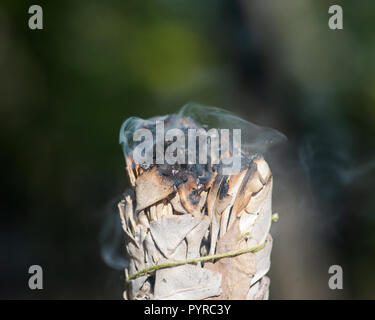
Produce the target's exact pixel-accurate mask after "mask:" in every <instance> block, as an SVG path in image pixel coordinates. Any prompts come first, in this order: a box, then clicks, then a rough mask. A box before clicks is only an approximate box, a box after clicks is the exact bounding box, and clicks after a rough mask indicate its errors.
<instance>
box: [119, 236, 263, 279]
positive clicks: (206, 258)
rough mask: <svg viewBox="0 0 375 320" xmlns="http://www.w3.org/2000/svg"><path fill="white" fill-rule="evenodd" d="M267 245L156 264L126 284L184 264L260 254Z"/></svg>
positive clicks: (134, 275)
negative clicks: (157, 271) (247, 254)
mask: <svg viewBox="0 0 375 320" xmlns="http://www.w3.org/2000/svg"><path fill="white" fill-rule="evenodd" d="M265 245H266V243H265V242H264V243H262V244H261V245H259V246H257V247H254V248H246V249H240V250H234V251H228V252H224V253H217V254H213V255H209V256H204V257H198V258H192V259H186V260H179V261H172V262H166V263H161V264H156V265H153V266H150V267H147V268H144V269H142V270H140V271H138V272H137V273H134V274H132V275H130V276H129V277H128V279H126V284H129V282H130V281H131V280H134V279H136V278H138V277H140V276H143V275H145V274H147V273H151V272H153V271H156V270H159V269H165V268H170V267H175V266H180V265H183V264H188V263H197V262H202V261H209V260H214V259H221V258H228V257H234V256H238V255H240V254H244V253H249V252H253V253H254V252H258V251H260V250H262V249H263V248H264V247H265Z"/></svg>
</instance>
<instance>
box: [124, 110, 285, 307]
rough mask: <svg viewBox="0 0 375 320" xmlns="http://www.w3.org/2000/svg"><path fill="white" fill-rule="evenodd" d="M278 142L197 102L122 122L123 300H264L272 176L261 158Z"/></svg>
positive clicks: (263, 130)
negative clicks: (125, 182)
mask: <svg viewBox="0 0 375 320" xmlns="http://www.w3.org/2000/svg"><path fill="white" fill-rule="evenodd" d="M281 139H284V136H283V135H282V134H281V133H279V132H277V131H275V130H273V129H268V128H262V127H259V126H256V125H254V124H251V123H249V122H247V121H245V120H242V119H240V118H238V117H236V116H235V115H233V114H232V113H230V112H227V111H224V110H220V109H217V108H214V107H203V106H199V105H195V104H190V105H186V106H185V107H183V108H182V109H181V111H180V112H179V113H177V114H173V115H167V116H160V117H154V118H150V119H146V120H145V119H140V118H135V117H132V118H129V119H127V120H126V121H125V122H124V123H123V125H122V127H121V131H120V143H121V144H122V147H123V151H124V155H125V160H126V170H127V174H128V176H129V180H130V183H131V186H132V188H131V189H130V190H128V191H126V192H125V194H124V199H123V200H122V201H121V202H120V203H119V211H120V217H121V221H122V225H123V229H124V232H125V246H126V252H127V256H128V257H127V258H128V261H129V263H128V267H127V268H126V270H125V276H126V287H125V292H124V298H125V299H156V300H158V299H267V298H268V289H269V283H270V281H269V279H268V277H266V276H265V275H266V273H267V272H268V270H269V268H270V255H271V248H272V238H271V236H270V234H269V230H270V226H271V220H272V209H271V199H272V175H271V171H270V168H269V166H268V164H267V162H266V161H265V160H264V158H263V156H262V155H261V154H262V153H264V152H265V151H266V150H267V149H268V148H269V146H270V145H273V144H274V143H275V142H278V141H280V140H281Z"/></svg>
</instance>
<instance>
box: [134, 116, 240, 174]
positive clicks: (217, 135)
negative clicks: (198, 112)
mask: <svg viewBox="0 0 375 320" xmlns="http://www.w3.org/2000/svg"><path fill="white" fill-rule="evenodd" d="M230 136H232V139H233V141H232V143H230ZM186 138H187V139H186ZM197 139H198V141H199V142H198V146H199V147H198V148H197V143H196V142H197ZM186 140H187V145H188V152H187V159H186ZM133 141H135V142H139V143H138V144H137V145H136V146H135V147H134V150H133V154H132V156H133V159H134V160H135V161H136V162H138V163H140V164H142V166H144V167H149V166H150V165H152V164H155V163H156V164H166V163H167V164H169V165H174V164H176V163H177V164H186V163H188V164H197V155H196V153H197V149H198V154H199V159H198V161H199V164H207V161H208V160H207V159H208V156H207V154H208V151H207V149H208V146H209V145H210V147H211V148H210V149H211V153H210V160H211V164H218V163H219V159H220V153H221V155H224V154H227V153H228V151H231V156H230V157H226V158H225V159H224V160H223V161H224V164H225V165H226V166H225V167H224V168H223V172H224V174H236V173H238V172H239V171H240V169H241V129H233V132H232V134H231V133H230V130H229V129H216V128H211V129H209V130H208V131H206V130H205V129H204V128H189V129H188V130H187V134H186V132H184V131H183V130H181V129H178V128H173V129H169V130H167V132H166V133H164V121H160V120H159V121H155V138H154V135H153V132H152V130H150V129H147V128H139V129H137V130H136V131H135V132H134V134H133ZM154 146H155V149H154ZM231 147H232V148H231ZM230 149H232V150H230ZM154 154H155V155H156V156H155V157H154Z"/></svg>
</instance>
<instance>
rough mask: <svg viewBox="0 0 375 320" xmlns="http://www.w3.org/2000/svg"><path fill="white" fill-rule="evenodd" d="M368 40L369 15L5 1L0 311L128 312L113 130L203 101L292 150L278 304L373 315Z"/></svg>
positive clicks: (374, 82)
mask: <svg viewBox="0 0 375 320" xmlns="http://www.w3.org/2000/svg"><path fill="white" fill-rule="evenodd" d="M32 4H38V5H40V6H41V7H42V8H43V13H44V21H43V24H44V29H43V30H30V29H29V28H28V19H29V17H30V15H29V14H28V8H29V6H30V5H32ZM332 4H340V5H341V6H342V8H343V11H344V29H343V30H335V31H333V30H330V29H329V28H328V19H329V17H330V15H329V14H328V8H329V6H330V5H332ZM374 34H375V2H374V1H371V0H362V1H349V0H347V1H344V0H335V1H327V0H318V1H316V0H283V1H275V0H251V1H247V0H243V1H238V0H232V1H224V0H215V1H213V0H206V1H191V0H190V1H187V0H177V1H172V0H154V1H136V0H127V1H116V0H112V1H105V2H104V1H97V0H90V1H72V0H67V1H64V2H62V1H59V2H57V1H55V2H51V1H41V0H40V1H36V2H30V1H10V0H5V1H4V0H3V1H2V2H1V4H0V141H1V148H2V152H1V170H0V172H1V177H0V192H1V201H0V212H1V220H0V298H6V299H7V298H23V299H52V298H54V299H63V298H72V299H76V298H77V299H121V296H122V290H123V284H124V275H123V272H122V271H121V268H122V266H123V263H124V261H123V258H122V252H121V241H122V239H121V232H120V231H119V230H120V229H119V228H120V224H119V220H118V218H117V212H116V202H117V201H118V199H119V198H120V197H121V193H122V192H123V190H124V189H125V188H126V187H127V180H126V176H125V170H124V166H125V162H124V159H123V155H122V151H121V148H120V146H119V144H118V133H119V128H120V125H121V123H122V122H123V121H124V120H125V119H126V118H127V117H129V116H133V115H136V116H140V117H150V116H154V115H158V114H166V113H172V112H175V111H177V110H178V109H179V108H180V107H181V106H183V105H184V104H185V103H187V102H190V101H195V102H199V103H201V104H205V105H214V106H217V107H222V108H226V109H228V110H230V111H232V112H234V113H236V114H238V115H239V116H241V117H243V118H245V119H247V120H249V121H252V122H254V123H256V124H259V125H262V126H268V127H273V128H276V129H278V130H279V131H281V132H283V133H284V134H286V136H287V137H288V139H289V141H288V144H287V145H285V146H283V147H282V148H281V147H280V150H278V151H277V152H276V153H275V155H274V156H271V157H270V158H268V159H267V160H268V161H269V162H270V164H271V168H272V169H273V171H274V176H275V187H274V211H277V212H278V213H279V215H280V221H279V222H278V223H277V224H275V225H274V226H273V227H272V234H273V236H274V250H273V256H272V257H273V258H272V267H271V272H270V276H271V298H273V299H288V298H291V299H300V298H312V299H327V298H333V299H342V298H355V299H359V298H366V299H369V298H372V299H374V298H375V273H374V272H373V270H374V269H375V197H374V189H375V183H374V178H375V175H374V172H375V171H374V167H375V152H374V146H375V139H374V137H375V38H374ZM34 264H38V265H40V266H42V268H43V270H44V289H43V290H40V291H39V290H34V291H32V290H30V289H29V288H28V278H29V276H30V275H29V274H28V268H29V266H30V265H34ZM333 264H338V265H340V266H342V268H343V271H344V289H343V290H336V291H332V290H329V288H328V278H329V275H328V268H329V266H330V265H333Z"/></svg>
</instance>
